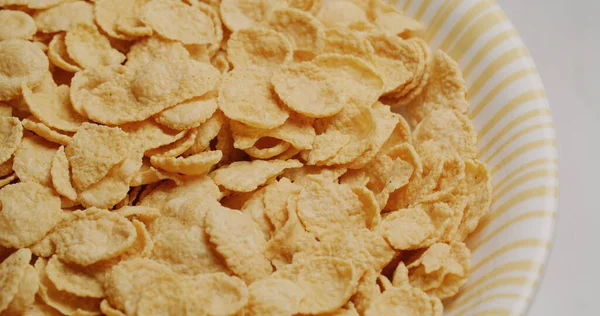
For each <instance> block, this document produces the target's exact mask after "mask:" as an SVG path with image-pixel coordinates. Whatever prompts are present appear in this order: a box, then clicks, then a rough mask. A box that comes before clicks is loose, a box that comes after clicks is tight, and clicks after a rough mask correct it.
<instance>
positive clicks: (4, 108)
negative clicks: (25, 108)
mask: <svg viewBox="0 0 600 316" xmlns="http://www.w3.org/2000/svg"><path fill="white" fill-rule="evenodd" d="M12 112H13V108H12V106H10V105H9V104H7V103H4V102H0V116H6V117H10V116H12Z"/></svg>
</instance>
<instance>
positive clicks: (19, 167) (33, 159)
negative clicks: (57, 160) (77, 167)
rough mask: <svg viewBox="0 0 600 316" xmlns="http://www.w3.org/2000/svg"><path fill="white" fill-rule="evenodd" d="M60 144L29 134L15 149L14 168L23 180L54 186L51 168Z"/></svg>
mask: <svg viewBox="0 0 600 316" xmlns="http://www.w3.org/2000/svg"><path fill="white" fill-rule="evenodd" d="M57 149H58V145H56V144H53V143H50V142H48V141H46V140H44V139H43V138H41V137H37V136H27V137H25V138H23V141H22V142H21V145H20V146H19V148H18V149H17V151H15V157H14V162H13V170H14V171H15V173H16V174H17V177H19V179H20V180H21V181H31V182H36V183H39V184H41V185H43V186H46V187H52V178H51V175H50V169H51V167H52V159H53V158H54V154H55V153H56V150H57Z"/></svg>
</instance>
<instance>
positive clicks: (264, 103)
mask: <svg viewBox="0 0 600 316" xmlns="http://www.w3.org/2000/svg"><path fill="white" fill-rule="evenodd" d="M270 77H271V73H270V72H269V71H268V70H265V69H261V68H255V67H252V68H241V69H239V68H236V69H234V70H233V71H231V72H229V73H228V74H227V75H225V77H224V79H223V83H222V85H221V87H220V88H219V98H218V103H219V109H220V110H221V111H223V114H225V116H227V117H228V118H230V119H232V120H236V121H239V122H242V123H244V124H247V125H250V126H254V127H258V128H265V129H269V128H275V127H277V126H280V125H282V124H283V123H284V122H285V121H286V119H287V118H288V117H289V111H288V110H287V109H286V108H285V107H283V105H282V104H280V101H279V99H278V98H277V95H276V94H275V92H274V91H273V86H272V85H271V82H270Z"/></svg>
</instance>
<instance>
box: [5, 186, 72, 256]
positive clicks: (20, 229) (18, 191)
mask: <svg viewBox="0 0 600 316" xmlns="http://www.w3.org/2000/svg"><path fill="white" fill-rule="evenodd" d="M0 202H1V205H2V212H0V228H2V229H1V230H0V232H1V233H0V245H2V246H4V247H14V248H22V247H28V246H30V245H32V244H34V243H36V242H38V241H40V240H41V239H42V238H44V236H46V234H47V233H48V232H49V231H50V230H51V229H53V228H54V226H56V224H58V223H59V222H60V221H61V220H62V219H63V214H62V211H61V207H60V198H59V197H58V196H56V195H55V194H54V193H53V192H52V190H51V189H49V188H47V187H45V186H43V185H41V184H38V183H36V182H19V183H16V184H11V185H7V186H5V187H3V188H2V190H0ZM24 228H27V229H24Z"/></svg>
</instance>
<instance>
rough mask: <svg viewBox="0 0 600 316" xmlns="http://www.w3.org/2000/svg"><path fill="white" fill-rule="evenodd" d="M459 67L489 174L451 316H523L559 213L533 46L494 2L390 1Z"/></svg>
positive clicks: (548, 122) (448, 305)
mask: <svg viewBox="0 0 600 316" xmlns="http://www.w3.org/2000/svg"><path fill="white" fill-rule="evenodd" d="M392 3H393V4H395V5H396V6H397V7H398V8H399V9H401V10H403V11H404V12H405V13H406V14H407V15H409V16H411V17H413V18H415V19H417V20H419V21H421V22H422V23H423V24H424V25H425V26H426V28H427V32H426V33H425V34H424V38H425V39H426V40H427V42H428V43H429V44H430V45H431V47H432V48H434V49H435V48H440V49H442V50H444V51H446V52H447V53H448V54H449V55H450V56H452V58H454V59H455V60H457V61H458V62H459V65H460V67H461V70H462V71H463V75H464V77H465V79H466V81H467V85H468V98H469V102H470V104H471V107H470V112H469V115H470V117H471V118H472V119H473V121H474V122H473V123H474V125H475V128H476V130H477V132H478V134H479V142H478V150H479V159H480V160H482V161H484V162H486V163H487V164H488V166H489V168H490V171H491V173H492V184H493V187H494V193H493V202H492V205H491V208H490V212H489V214H488V215H487V216H486V217H485V218H484V219H483V220H482V221H481V223H480V224H479V226H478V228H477V230H476V231H475V232H473V233H472V234H471V235H470V236H469V238H468V239H467V245H468V246H469V248H470V249H471V250H472V263H471V265H472V268H471V275H470V278H469V280H468V281H467V283H466V284H465V285H464V286H463V287H462V288H461V290H460V292H459V293H458V294H457V295H456V297H454V298H452V299H451V300H449V301H445V302H444V305H445V315H516V314H525V313H526V311H527V308H528V306H529V305H530V303H531V301H532V299H533V296H534V294H535V292H536V288H537V286H538V284H539V281H540V278H541V277H542V273H543V270H544V265H545V262H546V260H547V258H548V253H549V250H550V248H551V241H552V237H553V233H554V225H555V218H556V212H557V194H558V177H557V169H558V161H557V151H556V138H555V132H554V128H553V124H552V117H551V115H550V108H549V106H548V100H547V99H546V94H545V92H544V87H543V85H542V82H541V80H540V77H539V75H538V73H537V71H536V68H535V65H534V62H533V60H532V59H531V57H530V55H529V53H528V51H527V48H526V47H525V45H524V44H523V42H522V41H521V39H520V38H519V35H518V33H517V31H516V30H515V28H514V27H513V25H512V24H511V23H510V21H509V20H508V18H507V17H506V15H505V14H504V12H503V11H502V9H501V8H500V7H499V6H498V5H497V4H496V3H495V2H494V1H490V0H448V1H444V0H412V1H411V0H399V1H393V0H392Z"/></svg>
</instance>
